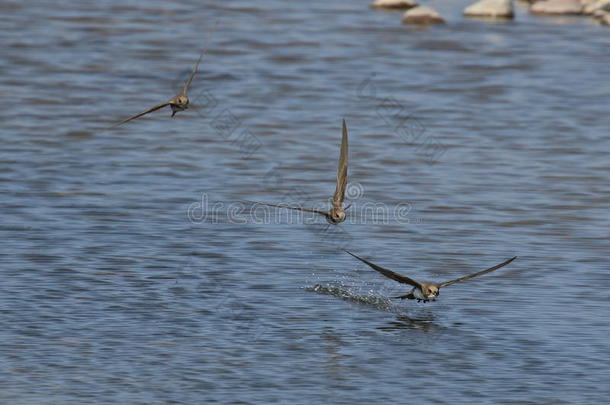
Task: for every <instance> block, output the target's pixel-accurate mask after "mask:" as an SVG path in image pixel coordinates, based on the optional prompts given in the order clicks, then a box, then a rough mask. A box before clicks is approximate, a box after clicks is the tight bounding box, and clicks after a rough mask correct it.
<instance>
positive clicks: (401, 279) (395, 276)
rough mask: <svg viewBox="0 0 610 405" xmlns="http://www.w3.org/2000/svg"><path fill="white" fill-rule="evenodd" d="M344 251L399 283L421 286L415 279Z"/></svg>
mask: <svg viewBox="0 0 610 405" xmlns="http://www.w3.org/2000/svg"><path fill="white" fill-rule="evenodd" d="M345 252H347V253H348V254H350V255H352V256H354V257H355V258H356V259H358V260H360V261H361V262H363V263H365V264H368V265H369V266H370V267H371V268H372V269H374V270H377V271H378V272H380V273H381V274H383V275H384V276H386V277H387V278H391V279H392V280H395V281H398V282H399V283H403V284H409V285H412V286H413V287H417V288H421V284H420V283H418V282H417V281H415V280H413V279H411V278H409V277H406V276H403V275H401V274H398V273H394V272H393V271H392V270H388V269H384V268H383V267H381V266H377V265H376V264H373V263H371V262H369V261H368V260H365V259H363V258H361V257H358V256H356V255H355V254H353V253H351V252H348V251H347V250H346V251H345Z"/></svg>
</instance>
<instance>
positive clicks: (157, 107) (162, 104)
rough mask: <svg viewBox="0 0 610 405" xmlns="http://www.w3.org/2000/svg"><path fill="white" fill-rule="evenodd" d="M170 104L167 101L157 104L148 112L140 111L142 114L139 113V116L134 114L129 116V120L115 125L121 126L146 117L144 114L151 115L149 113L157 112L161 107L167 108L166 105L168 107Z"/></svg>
mask: <svg viewBox="0 0 610 405" xmlns="http://www.w3.org/2000/svg"><path fill="white" fill-rule="evenodd" d="M170 104H171V103H170V102H169V101H166V102H165V103H161V104H158V105H156V106H154V107H152V108H149V109H148V110H146V111H142V112H141V113H139V114H136V115H133V116H131V117H129V118H126V119H124V120H123V121H121V122H117V124H116V125H121V124H124V123H126V122H128V121H131V120H135V119H136V118H139V117H141V116H143V115H146V114H148V113H151V112H153V111H157V110H158V109H160V108H163V107H166V106H168V105H170Z"/></svg>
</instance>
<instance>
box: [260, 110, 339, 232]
mask: <svg viewBox="0 0 610 405" xmlns="http://www.w3.org/2000/svg"><path fill="white" fill-rule="evenodd" d="M347 155H348V146H347V125H346V124H345V119H344V120H343V136H342V137H341V152H340V153H339V168H338V169H337V186H336V188H335V194H333V199H332V208H331V209H329V210H327V211H324V210H314V209H309V208H301V207H290V206H288V205H276V204H266V203H257V204H262V205H268V206H270V207H276V208H288V209H291V210H297V211H304V212H313V213H316V214H320V215H324V217H326V220H327V221H328V222H329V223H331V224H338V223H340V222H343V221H345V217H346V214H345V210H346V209H348V208H349V207H350V206H349V205H348V206H347V207H345V208H343V200H345V189H346V188H347Z"/></svg>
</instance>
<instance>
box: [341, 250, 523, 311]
mask: <svg viewBox="0 0 610 405" xmlns="http://www.w3.org/2000/svg"><path fill="white" fill-rule="evenodd" d="M346 252H347V253H348V254H350V255H352V256H354V257H355V258H356V259H358V260H360V261H361V262H363V263H365V264H367V265H369V266H370V267H371V268H372V269H374V270H377V271H378V272H380V273H381V274H383V275H384V276H386V277H388V278H391V279H392V280H395V281H398V282H399V283H402V284H409V285H411V286H413V288H412V289H411V291H409V292H408V293H407V294H405V295H400V296H398V297H392V298H400V299H403V300H404V299H410V300H415V299H416V300H417V302H420V301H423V302H428V301H435V300H436V297H438V296H439V292H440V291H439V290H440V289H441V287H447V286H449V285H451V284H455V283H458V282H460V281H464V280H468V279H470V278H473V277H477V276H480V275H483V274H485V273H490V272H492V271H494V270H497V269H499V268H500V267H504V266H506V265H507V264H508V263H510V262H512V261H513V260H515V259H516V258H517V256H515V257H513V258H510V259H508V260H506V261H505V262H502V263H500V264H497V265H495V266H493V267H490V268H488V269H487V270H483V271H479V272H477V273H474V274H470V275H467V276H463V277H460V278H456V279H455V280H451V281H445V282H443V283H421V282H419V281H415V280H413V279H412V278H409V277H407V276H403V275H401V274H398V273H394V272H393V271H391V270H388V269H384V268H383V267H381V266H377V265H376V264H373V263H371V262H369V261H368V260H365V259H363V258H361V257H358V256H356V255H355V254H353V253H351V252H348V251H347V250H346Z"/></svg>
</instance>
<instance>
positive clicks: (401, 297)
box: [391, 292, 415, 300]
mask: <svg viewBox="0 0 610 405" xmlns="http://www.w3.org/2000/svg"><path fill="white" fill-rule="evenodd" d="M391 298H395V299H401V300H405V299H407V300H414V299H415V296H414V295H413V293H411V292H410V293H408V294H405V295H399V296H397V297H391Z"/></svg>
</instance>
